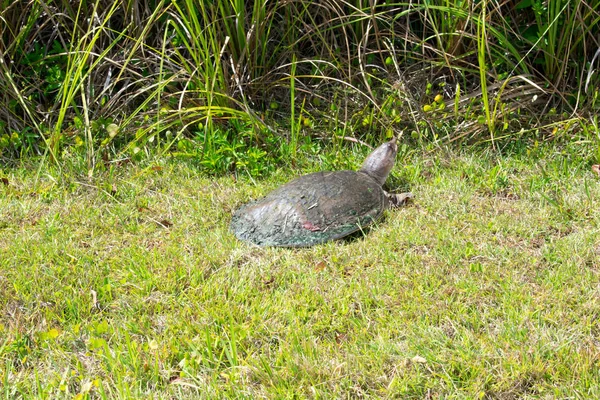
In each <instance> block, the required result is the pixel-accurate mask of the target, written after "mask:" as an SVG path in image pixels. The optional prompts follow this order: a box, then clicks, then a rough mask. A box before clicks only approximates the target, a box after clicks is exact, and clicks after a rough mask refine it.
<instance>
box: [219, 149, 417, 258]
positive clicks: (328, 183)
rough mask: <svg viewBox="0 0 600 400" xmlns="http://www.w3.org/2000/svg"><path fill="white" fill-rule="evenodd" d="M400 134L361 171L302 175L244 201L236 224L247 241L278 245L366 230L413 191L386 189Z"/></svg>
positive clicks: (312, 242)
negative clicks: (251, 199) (265, 193)
mask: <svg viewBox="0 0 600 400" xmlns="http://www.w3.org/2000/svg"><path fill="white" fill-rule="evenodd" d="M396 140H397V138H396V137H394V138H393V139H392V140H390V141H388V142H386V143H384V144H382V145H381V146H379V147H378V148H376V149H375V150H374V151H373V152H372V153H371V154H369V156H368V157H367V158H366V159H365V161H364V163H363V165H362V167H361V169H360V170H358V171H352V170H345V171H323V172H315V173H312V174H308V175H303V176H300V177H298V178H296V179H294V180H292V181H290V182H288V183H286V184H284V185H283V186H280V187H279V188H277V189H275V190H274V191H272V192H271V193H269V194H268V195H266V196H265V197H264V198H262V199H260V200H257V201H254V202H251V203H248V204H246V205H244V206H242V207H240V208H239V209H237V210H236V211H235V212H234V213H233V216H232V218H231V226H230V228H231V230H232V231H233V233H234V234H235V236H236V237H237V238H238V239H240V240H242V241H247V242H250V243H254V244H256V245H259V246H275V247H308V246H313V245H316V244H320V243H323V242H326V241H329V240H337V239H341V238H343V237H345V236H347V235H350V234H352V233H354V232H356V231H358V230H362V229H363V228H365V227H367V226H368V225H370V224H371V223H373V222H374V221H376V220H377V219H378V218H379V217H380V216H381V214H382V213H383V211H384V210H385V209H386V208H388V207H399V206H401V205H404V204H405V203H406V202H407V201H408V200H409V199H411V198H412V197H413V195H412V193H410V192H407V193H400V194H392V193H387V192H385V191H384V190H383V184H384V183H385V181H386V179H387V177H388V175H389V173H390V171H391V170H392V167H393V166H394V162H395V160H396V153H397V152H398V145H397V144H396Z"/></svg>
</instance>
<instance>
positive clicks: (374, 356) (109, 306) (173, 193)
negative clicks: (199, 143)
mask: <svg viewBox="0 0 600 400" xmlns="http://www.w3.org/2000/svg"><path fill="white" fill-rule="evenodd" d="M575 150H576V151H572V149H570V148H565V149H564V151H562V152H560V153H558V152H556V149H555V148H554V146H540V147H538V148H537V149H535V150H533V151H532V150H529V151H528V149H525V148H521V149H517V150H516V151H512V152H511V154H510V155H506V156H504V157H502V158H498V157H497V156H496V155H495V154H494V153H492V152H490V151H479V152H478V151H473V150H469V151H468V152H465V151H461V152H457V151H448V152H445V151H439V152H436V153H435V154H432V153H429V154H427V153H421V152H420V151H413V150H409V151H405V152H404V153H402V154H401V155H400V160H401V163H402V164H401V166H399V167H398V168H396V171H395V178H396V179H395V185H400V186H402V185H403V184H404V182H409V183H410V185H411V190H413V191H414V192H415V193H417V194H418V196H417V199H416V201H415V204H414V205H413V206H410V207H406V208H403V209H400V210H396V211H388V212H387V213H386V217H385V219H384V221H383V223H381V224H379V225H377V226H375V227H373V228H372V229H371V231H370V232H369V233H368V235H366V236H365V237H364V238H363V237H355V238H353V239H352V240H348V241H345V242H334V243H328V244H326V245H323V246H317V247H313V248H310V249H295V250H290V249H273V248H271V249H261V248H256V247H251V246H247V245H245V244H243V243H241V242H239V241H237V240H236V239H235V237H234V236H233V235H232V234H231V233H230V232H229V231H228V222H229V215H230V213H231V211H232V210H233V209H234V208H235V207H237V206H238V205H239V204H241V203H242V202H245V201H246V200H247V199H248V198H251V197H256V196H258V195H259V194H262V193H265V192H266V191H267V190H269V189H271V188H273V187H275V186H276V185H278V184H280V183H281V182H283V181H286V180H288V179H290V178H291V177H292V176H294V175H295V174H296V171H290V170H285V171H283V170H279V171H278V172H277V173H275V174H273V175H272V177H271V179H268V180H260V181H256V182H254V181H253V180H251V179H249V178H247V179H239V180H237V181H235V180H233V179H232V178H231V177H230V176H226V177H221V178H207V177H197V176H196V170H197V169H196V167H195V166H194V165H193V164H190V163H182V162H166V163H162V164H160V165H158V164H151V166H152V167H151V168H144V166H141V165H140V166H130V167H129V168H121V169H118V170H116V171H115V172H113V173H108V172H105V173H103V174H101V176H98V177H94V178H93V179H92V180H87V179H82V178H79V177H77V175H76V173H77V171H75V172H70V171H65V169H63V171H62V173H59V172H58V171H57V170H52V169H46V168H44V170H43V173H42V174H41V175H40V177H39V179H37V178H36V173H35V171H32V170H14V171H13V172H12V173H11V174H10V175H6V180H7V183H8V185H0V209H2V210H4V212H3V213H2V214H0V229H1V230H0V232H2V234H1V235H0V252H1V254H2V257H0V293H1V295H0V310H2V313H1V314H0V333H1V334H0V338H1V339H0V360H1V362H0V381H1V382H2V385H1V386H0V387H1V388H2V389H1V393H2V395H3V397H4V398H7V399H12V398H32V397H34V398H41V399H43V398H47V399H60V398H70V399H71V398H73V397H74V396H77V398H90V399H93V398H123V399H125V398H126V399H131V398H139V399H146V398H150V397H152V398H165V399H167V398H169V399H173V398H176V399H178V398H180V399H189V398H206V399H209V398H210V399H214V398H253V399H254V398H359V397H367V398H369V397H371V398H414V399H422V398H488V399H494V398H520V399H526V398H567V397H569V398H571V397H574V398H597V397H598V396H599V395H600V392H599V388H600V384H599V383H600V376H598V371H599V369H598V358H597V354H598V351H599V348H598V341H597V336H598V318H597V313H598V309H599V307H600V304H599V300H598V296H597V295H596V292H597V288H598V285H599V284H600V281H599V275H598V270H599V267H600V264H599V262H598V259H599V257H598V254H599V251H600V242H599V241H598V237H599V236H598V226H599V222H600V212H599V210H598V207H597V206H595V203H596V201H595V199H597V198H598V196H600V186H598V185H597V181H596V180H595V179H596V178H594V177H593V176H592V175H591V174H590V173H589V170H588V166H587V164H586V162H585V161H584V160H582V159H581V157H580V156H579V155H578V150H577V149H575ZM361 159H362V156H356V157H354V156H353V157H351V158H350V161H351V163H352V164H354V165H358V164H359V163H360V160H361ZM532 161H533V162H532ZM316 167H318V166H315V168H316Z"/></svg>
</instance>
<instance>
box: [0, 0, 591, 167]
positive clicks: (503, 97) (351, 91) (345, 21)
mask: <svg viewBox="0 0 600 400" xmlns="http://www.w3.org/2000/svg"><path fill="white" fill-rule="evenodd" d="M598 3H600V0H589V1H576V2H567V1H563V0H549V1H547V2H543V3H542V2H539V1H522V2H519V3H518V4H513V3H512V2H497V1H486V2H470V1H458V0H443V1H442V0H434V1H427V2H401V1H398V2H396V1H386V2H381V3H377V2H365V1H362V0H352V1H342V2H339V1H333V0H320V1H308V0H297V1H289V2H268V1H265V0H254V1H250V2H243V1H238V0H232V1H219V2H205V1H194V0H184V1H173V0H154V1H130V2H125V3H123V2H115V1H110V0H96V1H95V2H90V3H85V2H83V3H82V2H80V3H77V6H73V3H71V2H68V1H50V2H46V3H39V2H25V1H9V0H2V4H1V5H2V7H1V8H0V20H1V21H2V24H0V70H1V72H2V74H1V75H0V157H4V158H5V159H7V157H9V158H12V157H14V156H19V155H26V154H36V153H37V154H50V155H52V158H53V159H54V160H56V161H57V162H60V160H61V159H62V158H63V157H64V156H65V154H70V153H72V152H83V153H84V154H85V157H86V159H87V162H88V167H89V169H90V170H92V169H93V168H94V166H95V164H96V163H97V162H98V160H99V159H103V160H107V159H108V160H110V159H111V158H122V157H134V156H135V155H136V154H144V150H146V151H147V149H148V148H151V147H152V148H154V147H155V146H157V145H158V147H159V148H160V149H161V152H165V151H171V150H172V149H174V148H176V149H177V150H178V151H179V152H180V153H186V154H190V155H191V156H193V157H198V158H200V159H203V160H205V161H206V160H208V159H210V160H208V161H206V165H221V167H220V168H226V169H228V168H229V169H230V168H236V165H237V164H236V163H237V162H238V161H239V163H241V164H243V160H241V159H239V157H238V156H236V155H233V156H232V154H233V153H235V154H241V153H243V152H244V151H245V150H244V149H250V148H256V147H257V146H258V148H262V149H265V150H267V151H276V150H275V149H276V148H277V146H276V147H269V143H271V142H273V140H271V139H270V137H271V136H274V135H276V137H277V136H282V138H280V139H277V140H278V141H279V143H282V142H283V143H288V141H291V142H292V143H293V145H292V147H295V146H296V144H297V143H298V137H297V136H298V134H299V130H298V129H299V126H298V125H296V121H295V120H294V118H295V117H292V119H291V120H290V118H289V117H290V115H298V113H299V112H300V110H298V109H294V107H297V106H299V105H303V106H302V107H303V110H302V111H301V114H307V115H308V114H310V115H311V116H312V117H311V120H312V119H314V120H316V121H317V123H316V126H315V128H318V127H323V126H328V127H331V128H332V131H333V130H338V129H342V130H343V131H344V132H346V134H349V135H352V136H358V137H360V138H367V139H369V140H371V139H375V140H378V139H377V138H378V136H379V135H383V134H386V132H389V131H390V130H391V131H399V130H406V129H409V130H410V131H413V130H414V131H416V132H418V135H420V136H428V135H429V136H431V137H432V138H434V139H435V140H438V139H439V138H440V137H444V138H447V139H450V140H454V139H456V138H463V137H470V138H482V139H483V138H485V137H487V136H488V135H494V134H497V133H498V132H502V135H500V136H501V137H502V136H504V137H506V136H510V132H511V131H514V130H520V129H521V128H523V127H525V126H527V125H530V124H534V125H535V126H537V127H540V128H542V130H543V127H544V126H546V124H547V122H543V121H541V120H540V121H538V119H539V118H538V115H539V114H540V113H541V114H542V115H544V116H546V114H547V117H548V118H549V119H550V120H551V121H552V122H556V119H557V117H556V116H560V115H561V112H562V111H565V112H567V113H569V114H573V113H576V114H577V115H580V116H584V117H585V115H587V113H588V112H590V111H594V108H593V107H595V104H596V102H595V100H594V97H593V95H592V96H590V95H589V94H588V95H586V94H585V93H584V92H583V86H584V83H585V78H586V76H587V74H588V72H589V71H588V70H587V68H588V67H587V64H586V62H589V61H590V59H591V57H592V56H593V54H594V52H595V51H596V49H597V48H598V47H600V45H599V43H598V39H597V38H598V33H599V28H598V24H599V21H600V14H599V13H598V11H597V10H598V9H600V7H598V6H600V4H598ZM294 60H295V61H294ZM515 77H522V78H523V79H515ZM597 81H598V78H597V77H596V76H594V75H593V74H592V75H591V83H590V85H591V87H594V84H595V83H597ZM456 88H460V93H459V92H457V91H456ZM500 88H502V90H501V91H500V90H499V89H500ZM542 89H543V90H542ZM290 93H291V95H290ZM439 96H441V97H442V98H443V99H444V101H440V97H439ZM434 98H435V99H437V100H436V101H434ZM273 104H276V105H277V107H270V105H273ZM445 106H448V107H451V108H454V113H447V112H446V111H445ZM333 108H335V109H339V110H341V111H342V112H336V113H335V122H332V121H333V119H332V113H331V110H332V109H333ZM292 110H293V111H292ZM550 110H552V113H549V111H550ZM340 116H341V118H340ZM542 119H544V118H542ZM282 121H283V123H284V125H283V129H279V128H277V127H278V126H279V125H280V124H281V122H282ZM285 121H288V122H287V123H286V122H285ZM289 121H293V122H291V123H290V122H289ZM497 121H503V124H501V125H498V124H496V122H497ZM332 124H333V125H332ZM286 125H287V126H288V127H290V126H291V130H290V129H289V128H287V129H286ZM307 125H309V126H307V127H305V128H303V132H304V134H305V135H309V136H320V137H330V136H331V135H332V133H333V132H323V131H322V130H321V131H320V130H319V129H311V127H310V124H307ZM586 128H589V126H586ZM240 130H241V131H242V132H248V131H249V132H252V133H251V134H249V135H246V134H244V135H242V136H240ZM286 130H287V131H290V133H289V134H286V133H285V131H286ZM441 131H443V132H445V134H444V135H442V134H440V132H441ZM534 131H535V129H534ZM275 132H278V133H275ZM282 132H283V133H282ZM443 132H442V133H443ZM492 137H493V136H492ZM190 139H192V142H190V143H192V144H191V145H190V144H189V143H188V142H187V141H188V140H190ZM281 139H283V141H281ZM277 140H276V141H277ZM225 142H227V143H233V144H232V146H233V147H234V148H236V149H241V151H235V152H227V155H224V154H221V153H222V146H223V143H225ZM182 143H183V144H182ZM186 143H187V144H186ZM240 146H241V147H240ZM287 151H288V150H285V152H287ZM294 151H295V150H294ZM219 152H221V153H219ZM207 157H208V158H207ZM211 157H213V158H211ZM236 157H237V158H236ZM211 160H212V161H211Z"/></svg>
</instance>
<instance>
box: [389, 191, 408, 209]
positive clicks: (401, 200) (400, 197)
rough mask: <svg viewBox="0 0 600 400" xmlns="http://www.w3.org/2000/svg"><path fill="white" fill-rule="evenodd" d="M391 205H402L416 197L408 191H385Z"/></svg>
mask: <svg viewBox="0 0 600 400" xmlns="http://www.w3.org/2000/svg"><path fill="white" fill-rule="evenodd" d="M384 193H385V197H386V198H387V200H388V204H389V206H390V207H394V208H395V207H402V206H405V205H406V204H408V202H409V201H410V199H412V198H413V197H415V196H414V195H413V194H412V193H411V192H406V193H388V192H384Z"/></svg>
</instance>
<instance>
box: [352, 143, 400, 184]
mask: <svg viewBox="0 0 600 400" xmlns="http://www.w3.org/2000/svg"><path fill="white" fill-rule="evenodd" d="M396 153H398V145H397V144H396V137H394V138H393V139H392V140H390V141H389V142H386V143H384V144H382V145H381V146H379V147H378V148H376V149H375V150H373V152H372V153H371V154H369V156H368V157H367V159H366V160H365V162H364V163H363V165H362V167H361V169H360V171H361V172H364V173H365V174H367V175H369V176H370V177H371V178H373V179H375V181H376V182H377V183H379V184H380V185H381V186H383V184H384V183H385V181H386V179H387V177H388V175H389V174H390V171H391V170H392V168H393V167H394V163H395V162H396Z"/></svg>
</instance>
